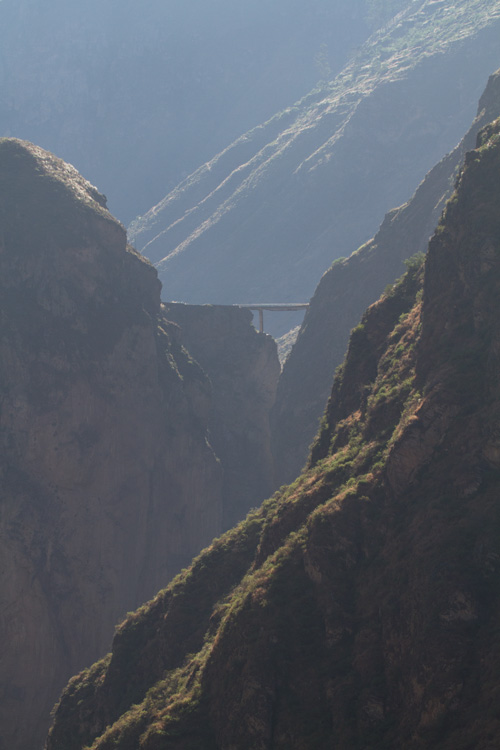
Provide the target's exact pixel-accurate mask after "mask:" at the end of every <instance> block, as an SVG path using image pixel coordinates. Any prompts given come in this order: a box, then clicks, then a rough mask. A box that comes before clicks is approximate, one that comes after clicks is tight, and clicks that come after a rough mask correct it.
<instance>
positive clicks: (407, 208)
mask: <svg viewBox="0 0 500 750" xmlns="http://www.w3.org/2000/svg"><path fill="white" fill-rule="evenodd" d="M499 116H500V71H498V72H497V73H496V74H495V75H493V76H491V77H490V79H489V81H488V85H487V87H486V90H485V92H484V94H483V95H482V97H481V99H480V101H479V106H478V113H477V117H476V118H475V120H474V122H473V124H472V127H471V128H470V130H469V131H468V133H467V134H466V136H465V137H464V138H463V139H462V141H461V142H460V143H459V145H458V146H457V147H456V148H455V149H454V150H453V151H452V152H451V153H450V154H448V155H447V156H445V157H444V158H443V159H442V160H441V161H440V162H439V164H437V165H436V166H435V167H434V168H433V169H432V170H431V171H430V172H429V174H428V175H427V176H426V178H425V180H424V181H423V182H422V184H421V185H420V186H419V188H418V190H417V191H416V192H415V194H414V196H413V197H412V198H411V200H410V201H408V203H406V204H404V205H403V206H401V207H399V208H397V209H394V210H393V211H391V212H389V213H388V214H387V216H386V217H385V219H384V221H383V223H382V225H381V227H380V229H379V231H378V232H377V234H376V235H375V237H374V238H373V239H372V240H370V241H369V242H367V243H366V244H365V245H363V247H361V248H359V250H357V251H356V252H355V253H353V254H352V255H351V256H350V257H349V258H347V259H342V260H338V261H337V262H336V263H334V264H333V266H332V267H331V268H330V269H329V270H328V271H327V272H326V273H325V274H324V276H323V278H322V279H321V281H320V283H319V285H318V287H317V289H316V291H315V292H314V295H313V297H312V299H311V305H310V308H309V309H308V311H307V313H306V317H305V319H304V323H303V325H302V328H301V329H300V332H299V335H298V338H297V341H296V343H295V346H294V347H293V349H292V351H291V353H290V356H289V358H288V359H287V361H286V362H285V365H284V367H283V372H282V373H281V377H280V380H279V384H278V392H277V395H276V403H275V405H274V408H273V416H272V425H273V428H272V429H273V453H274V462H275V486H279V485H280V484H283V483H286V482H291V481H293V480H294V479H295V477H296V476H298V474H299V473H300V471H301V470H302V468H303V466H304V464H305V462H306V459H307V454H308V451H309V446H310V445H311V442H312V440H313V438H314V436H315V435H316V432H317V430H318V426H319V421H320V418H321V417H322V415H323V412H324V410H325V406H326V402H327V399H328V396H329V393H330V389H331V382H332V377H333V373H334V372H335V369H336V368H337V367H338V365H340V363H341V362H342V359H343V358H344V354H345V350H346V348H347V343H348V341H349V334H350V332H351V329H352V328H354V327H355V326H356V325H357V324H358V322H359V320H360V318H361V315H362V313H363V311H364V310H365V308H366V307H368V305H370V304H372V303H373V302H375V301H376V300H377V299H378V297H379V296H380V295H381V294H382V292H383V291H384V288H385V287H386V286H387V285H388V284H391V283H392V282H393V281H394V280H395V279H396V277H398V276H400V275H401V274H402V273H403V272H404V270H405V265H404V261H405V260H406V259H408V258H410V257H411V256H413V255H415V254H417V253H420V252H423V251H425V249H426V247H427V242H428V239H429V237H430V235H431V234H432V232H433V231H434V229H435V227H436V225H437V223H438V219H439V217H440V215H441V212H442V210H443V208H444V205H445V203H446V201H447V200H448V198H449V197H450V195H451V193H452V192H453V188H454V183H455V177H456V175H457V172H458V169H459V167H460V166H461V164H462V162H463V160H464V157H465V154H466V152H467V151H469V150H470V149H472V148H474V146H475V143H476V137H477V133H478V131H479V130H480V128H482V127H484V125H486V123H488V122H490V121H491V120H493V119H495V118H496V117H499Z"/></svg>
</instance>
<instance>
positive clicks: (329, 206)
mask: <svg viewBox="0 0 500 750" xmlns="http://www.w3.org/2000/svg"><path fill="white" fill-rule="evenodd" d="M499 30H500V3H499V2H498V1H497V0H460V2H455V3H453V4H448V5H446V4H445V3H443V2H434V1H431V0H425V1H423V0H419V1H418V2H413V3H410V4H409V6H408V7H407V9H406V10H404V11H403V12H402V13H401V14H399V15H398V16H397V17H396V19H395V20H394V22H392V23H391V24H389V25H388V27H387V28H385V29H383V30H381V31H380V32H377V33H376V34H375V35H374V36H373V37H371V38H370V39H369V40H368V41H367V42H366V43H365V44H364V45H363V46H362V47H361V48H360V49H359V50H358V52H357V54H356V55H355V56H354V58H353V59H352V60H351V61H350V62H349V64H348V65H347V66H346V67H345V68H344V70H343V71H342V72H341V73H340V74H339V75H338V76H337V78H335V79H334V80H333V81H332V82H331V83H329V84H325V85H324V86H323V87H319V88H317V89H315V90H314V91H312V92H311V93H310V94H309V95H308V96H307V97H305V98H304V99H303V100H301V101H300V102H298V103H297V104H296V105H295V106H293V107H290V108H288V109H286V110H285V111H283V112H282V113H281V114H279V115H276V116H275V117H273V118H272V119H271V120H269V121H268V122H266V123H264V124H263V125H261V126H259V127H257V128H254V129H253V130H251V131H250V132H248V133H246V134H245V135H244V136H242V137H241V138H239V139H238V140H237V141H235V142H234V143H233V144H232V145H230V146H229V147H228V148H226V149H225V150H224V151H222V152H221V153H220V154H218V155H217V156H216V157H215V158H213V159H212V160H211V161H210V162H209V163H207V164H205V165H204V166H202V167H200V169H198V170H197V171H196V172H194V173H193V174H191V175H190V176H189V177H188V178H186V179H185V180H184V181H183V182H182V183H180V184H179V185H178V186H177V188H175V190H172V191H171V192H170V193H169V194H168V195H167V196H166V197H165V198H164V199H163V200H162V201H161V202H160V203H158V205H156V206H155V207H153V208H152V209H151V210H150V211H149V212H148V213H147V214H146V215H145V216H143V217H140V218H139V219H138V220H137V221H136V222H134V223H133V225H132V226H131V228H130V237H131V242H132V243H133V244H134V245H136V247H138V248H139V249H141V251H142V252H144V254H145V255H146V256H147V257H148V258H150V260H152V261H153V262H154V263H155V264H156V265H157V266H158V269H159V274H160V278H161V279H162V281H163V284H164V297H165V298H166V299H176V300H182V301H184V302H190V303H200V302H210V303H218V304H221V303H222V304H227V303H243V302H249V303H252V302H253V303H255V302H259V301H261V302H262V301H267V302H302V301H305V300H307V299H308V298H309V297H310V296H311V295H312V293H313V292H314V289H315V287H316V285H317V283H318V279H319V278H320V277H321V275H322V273H324V271H325V270H326V269H327V268H328V267H329V266H330V265H331V263H332V261H333V260H334V259H335V258H338V257H339V256H344V255H348V254H350V253H351V252H352V250H353V249H355V248H357V247H359V245H360V244H361V243H362V242H365V241H366V240H368V239H369V238H370V237H372V236H373V234H374V233H375V231H376V230H377V228H378V226H379V224H380V221H381V219H382V217H383V216H384V214H385V212H386V211H387V209H388V207H390V206H397V205H400V204H401V203H402V202H404V201H406V200H408V198H409V197H410V196H411V194H412V193H413V191H414V190H415V188H416V186H417V185H418V184H419V182H420V181H421V180H422V179H423V178H424V176H425V174H426V173H427V171H428V170H429V169H430V168H431V167H432V166H433V165H434V164H435V163H436V162H437V161H439V159H441V158H442V156H443V154H445V153H446V152H448V151H450V149H452V148H454V147H455V145H456V144H457V142H458V141H459V140H460V138H461V137H462V135H463V133H464V132H465V131H466V129H467V127H468V126H469V124H470V122H471V120H472V119H473V117H474V109H475V105H476V102H477V101H478V99H479V96H480V94H481V91H482V87H483V86H484V81H485V80H486V79H487V77H488V75H489V74H490V73H491V71H492V70H495V69H496V68H498V65H499V61H500V34H499ZM286 325H287V321H285V320H279V321H277V322H275V321H273V328H272V329H270V330H271V331H272V332H273V333H274V334H275V335H276V334H282V333H283V332H284V331H286V330H288V329H289V328H291V327H292V323H290V324H289V325H288V329H287V328H286Z"/></svg>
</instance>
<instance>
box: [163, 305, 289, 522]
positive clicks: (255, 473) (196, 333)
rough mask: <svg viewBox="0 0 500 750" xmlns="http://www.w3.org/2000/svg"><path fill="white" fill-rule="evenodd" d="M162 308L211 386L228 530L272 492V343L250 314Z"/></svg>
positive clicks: (275, 365)
mask: <svg viewBox="0 0 500 750" xmlns="http://www.w3.org/2000/svg"><path fill="white" fill-rule="evenodd" d="M164 310H165V315H166V316H167V317H168V319H169V320H172V321H174V322H175V323H178V325H179V326H180V329H181V333H180V335H181V340H182V343H183V345H184V346H185V347H186V349H187V350H188V351H189V353H190V354H191V355H192V356H193V357H194V358H195V359H196V361H197V362H198V363H199V364H200V365H201V367H202V368H203V370H204V371H205V372H206V374H207V375H208V377H209V379H210V382H211V384H212V408H211V411H210V416H209V437H210V444H211V445H212V447H213V449H214V450H215V453H216V454H217V457H218V458H219V460H220V461H221V465H222V469H223V474H224V481H223V508H224V509H223V525H224V528H225V529H229V528H231V527H232V526H234V525H235V524H236V523H238V521H240V520H241V519H242V518H244V517H245V515H246V514H247V513H248V511H249V510H250V509H251V508H255V507H256V506H257V505H259V504H260V503H261V502H262V500H264V499H265V498H266V497H269V495H270V494H271V493H272V491H273V489H274V485H273V481H274V468H273V458H272V455H271V429H270V424H269V414H270V411H271V408H272V406H273V404H274V399H275V397H276V387H277V384H278V377H279V375H280V364H279V360H278V355H277V351H276V344H275V342H274V340H273V339H272V338H271V336H268V335H266V334H262V333H257V331H256V330H255V328H254V327H253V325H252V313H251V312H250V310H245V309H243V308H239V307H229V306H227V307H224V306H213V305H183V304H174V303H170V304H166V305H165V306H164Z"/></svg>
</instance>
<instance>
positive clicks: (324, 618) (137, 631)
mask: <svg viewBox="0 0 500 750" xmlns="http://www.w3.org/2000/svg"><path fill="white" fill-rule="evenodd" d="M478 146H479V147H478V149H477V150H476V151H474V152H472V153H471V154H469V156H468V157H467V162H466V166H465V169H464V171H463V173H462V176H461V178H460V180H459V182H458V187H457V192H456V193H455V195H454V196H453V198H452V200H451V202H450V203H449V204H448V206H447V209H446V211H445V214H444V219H443V220H442V222H441V223H440V225H439V227H438V229H437V231H436V234H435V235H434V237H433V239H432V240H431V243H430V246H429V252H428V257H427V260H426V264H425V273H424V272H423V270H422V269H421V268H418V267H414V268H412V269H411V271H410V272H409V273H408V274H407V276H406V277H405V278H404V279H403V280H402V281H401V282H400V283H398V284H397V285H396V286H395V287H394V288H393V289H392V290H391V292H390V293H389V294H387V295H386V296H385V297H383V298H382V299H381V300H380V301H379V302H378V303H376V304H375V305H373V306H372V307H371V308H369V310H368V311H367V312H366V314H365V316H364V317H363V320H362V323H361V324H360V325H359V326H358V327H357V328H356V329H355V330H354V331H353V333H352V336H351V340H350V345H349V350H348V355H347V358H346V361H345V363H344V365H343V368H342V369H341V371H340V372H339V374H338V375H337V377H336V380H335V383H334V387H333V391H332V396H331V400H330V403H329V406H328V409H327V412H326V415H325V419H324V420H323V423H322V427H321V430H320V433H319V435H318V439H317V441H316V443H315V446H314V448H313V452H312V458H311V462H310V465H309V467H308V470H307V471H306V472H305V473H304V475H303V476H302V477H300V478H299V480H297V482H296V483H295V484H294V485H291V486H290V487H289V488H286V489H284V490H283V491H282V492H281V493H278V494H277V495H276V496H275V497H274V498H272V499H271V500H269V501H267V502H266V503H264V505H263V507H262V508H261V509H260V510H259V511H256V512H254V513H253V514H252V515H251V516H249V517H248V518H247V520H246V521H245V522H243V523H242V524H241V525H240V526H239V527H238V528H236V529H235V530H233V531H231V532H229V533H228V534H227V535H225V536H224V537H222V538H221V539H220V540H218V541H216V542H214V544H213V545H212V546H211V547H210V548H209V549H208V550H207V551H205V552H204V553H202V554H201V555H200V556H199V557H198V559H197V560H196V561H195V562H194V563H193V565H192V566H191V568H190V569H189V570H188V571H186V572H184V573H183V574H182V575H181V576H179V578H178V579H176V581H175V582H174V583H173V584H172V585H171V586H170V587H169V588H168V589H166V590H165V591H163V592H160V594H158V596H157V597H156V598H155V599H154V600H153V601H152V602H151V603H149V604H148V605H145V606H144V607H143V608H141V610H139V611H138V612H137V613H135V614H134V615H131V616H130V617H129V618H128V619H127V620H125V622H124V623H123V624H122V625H121V626H120V627H119V628H118V630H117V634H116V636H115V641H114V646H113V651H112V654H111V655H110V657H108V658H107V659H106V660H105V661H103V662H101V663H99V664H97V665H95V666H94V667H93V668H92V669H90V670H88V671H86V672H84V673H82V674H81V675H80V676H78V677H76V678H75V679H74V680H72V681H71V683H70V684H69V685H68V687H67V689H66V690H65V692H64V694H63V696H62V698H61V701H60V703H59V706H58V708H57V711H56V714H55V723H54V727H53V729H52V732H51V735H50V737H49V739H48V743H47V748H48V750H59V749H60V750H63V749H64V750H81V748H83V747H84V746H86V745H88V746H90V747H92V750H104V748H106V749H107V748H111V747H113V748H118V749H122V750H124V749H125V748H144V749H146V748H147V750H166V749H167V748H176V750H181V749H183V750H187V748H192V749H194V748H199V747H204V748H214V750H215V749H216V748H217V749H223V750H229V748H236V747H252V748H256V749H260V748H262V749H263V750H264V749H267V748H289V747H294V748H297V749H298V750H299V749H300V750H302V749H303V750H306V749H307V750H309V749H310V748H313V747H318V748H323V747H327V746H332V745H333V746H335V747H337V748H341V749H345V750H347V749H348V748H349V749H350V748H353V747H359V748H368V747H369V748H373V749H375V748H380V749H382V748H384V750H389V749H392V748H394V750H396V748H401V747H405V748H408V750H417V749H418V750H420V749H421V748H424V747H425V748H427V749H429V748H436V750H437V748H439V749H440V750H465V748H471V747H474V748H476V749H477V750H487V749H488V750H490V749H491V750H492V749H493V748H494V747H496V746H497V745H498V740H499V737H500V723H499V720H498V707H497V701H496V696H497V694H498V691H499V689H500V682H499V675H500V669H499V667H500V664H499V654H498V644H497V632H498V623H499V618H500V611H499V610H500V598H499V595H498V592H499V582H500V565H499V556H498V531H499V529H500V508H499V505H498V492H499V489H500V488H499V473H498V471H499V468H500V450H499V438H498V424H499V418H500V392H499V386H498V383H499V380H498V371H499V367H500V360H499V351H500V349H499V346H500V336H499V326H498V320H499V313H500V309H499V306H500V295H499V291H500V219H499V214H498V205H499V202H500V121H496V122H495V123H494V124H493V125H492V126H490V127H488V128H486V129H485V130H483V131H482V133H481V135H480V140H479V144H478ZM423 273H424V280H423V281H422V274H423Z"/></svg>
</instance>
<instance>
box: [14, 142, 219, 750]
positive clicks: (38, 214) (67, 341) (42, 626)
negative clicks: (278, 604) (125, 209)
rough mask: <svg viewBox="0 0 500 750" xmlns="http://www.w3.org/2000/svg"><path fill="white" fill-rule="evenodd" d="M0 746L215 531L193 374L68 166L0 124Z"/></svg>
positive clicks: (115, 229) (109, 223)
mask: <svg viewBox="0 0 500 750" xmlns="http://www.w3.org/2000/svg"><path fill="white" fill-rule="evenodd" d="M0 326H1V330H2V339H1V343H0V384H1V389H0V392H1V395H0V442H1V450H0V488H1V499H0V510H1V513H0V599H1V602H2V603H1V607H0V663H1V669H0V746H1V747H9V748H14V747H15V748H16V750H33V748H36V747H39V746H40V745H41V743H42V741H43V736H44V735H45V733H46V731H47V727H48V723H49V713H50V709H51V707H52V705H53V702H54V700H55V699H56V697H57V695H58V694H59V693H60V690H61V688H62V686H63V685H64V684H65V682H66V681H67V679H68V677H69V676H70V675H71V674H73V673H74V672H75V670H78V669H81V668H82V667H83V666H84V665H86V664H88V663H90V662H92V661H94V660H95V659H96V658H97V657H98V656H101V655H102V654H104V653H106V650H107V649H108V648H109V643H110V641H111V636H112V633H113V627H114V623H115V622H116V620H117V618H120V617H121V616H123V615H124V613H126V612H127V611H128V610H130V609H132V608H135V607H136V606H138V605H139V604H140V603H141V602H142V601H144V600H145V598H148V597H150V596H152V595H153V594H154V593H155V591H157V590H158V588H159V587H161V586H164V585H165V583H166V582H167V581H168V580H170V579H171V577H172V576H173V575H174V574H175V573H176V572H178V571H179V570H180V568H181V567H182V566H183V565H185V564H187V563H188V562H189V561H190V560H191V559H192V556H193V554H195V553H196V552H198V551H199V549H201V548H202V547H203V546H205V545H206V544H207V543H208V542H209V541H210V540H211V539H212V538H213V536H214V535H215V534H217V533H220V531H221V528H222V526H221V519H222V500H221V472H220V466H219V464H218V462H217V460H216V457H215V455H214V454H213V451H212V449H211V448H210V446H209V445H208V443H207V439H206V429H207V419H208V412H209V408H210V398H211V396H210V384H209V382H208V380H207V378H206V376H205V375H204V373H203V372H202V370H201V369H200V368H199V366H198V365H196V363H194V362H193V360H192V359H190V358H189V356H188V355H187V354H186V352H185V351H184V350H183V349H182V347H181V345H180V343H179V342H178V340H177V329H176V326H174V325H172V324H171V323H169V322H168V321H167V320H166V318H165V316H164V314H163V312H162V310H161V303H160V283H159V281H158V278H157V274H156V271H155V270H154V269H153V268H152V266H150V265H149V264H148V263H146V262H145V261H144V259H143V258H141V257H140V256H139V255H138V254H137V253H136V252H135V251H133V249H132V248H131V247H129V246H127V244H126V235H125V230H124V228H123V227H122V226H121V225H120V224H118V222H117V221H115V220H114V219H113V218H112V216H111V215H110V214H109V212H108V211H107V209H106V207H105V199H104V197H103V196H102V195H101V194H100V193H98V191H97V190H96V189H95V188H94V187H92V186H91V185H90V184H89V183H88V182H86V181H85V180H84V179H83V178H82V177H80V175H79V174H78V173H77V172H76V170H75V169H74V168H73V167H71V166H70V165H68V164H65V163H64V162H62V161H61V160H59V159H56V158H55V157H54V156H52V155H51V154H49V153H48V152H46V151H43V150H42V149H40V148H37V147H35V146H33V145H31V144H28V143H26V142H22V141H17V140H13V139H2V140H0Z"/></svg>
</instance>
